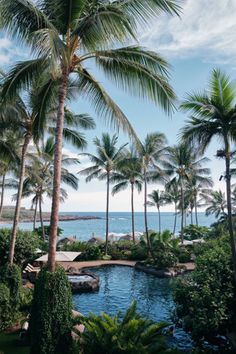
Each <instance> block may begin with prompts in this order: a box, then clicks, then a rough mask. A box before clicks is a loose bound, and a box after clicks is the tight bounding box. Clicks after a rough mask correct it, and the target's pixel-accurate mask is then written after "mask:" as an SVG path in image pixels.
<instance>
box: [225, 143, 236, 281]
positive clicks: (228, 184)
mask: <svg viewBox="0 0 236 354" xmlns="http://www.w3.org/2000/svg"><path fill="white" fill-rule="evenodd" d="M225 167H226V195H227V211H228V227H229V235H230V243H231V250H232V260H233V267H234V280H235V282H236V246H235V239H234V231H233V220H232V205H231V175H230V150H229V146H228V144H226V149H225Z"/></svg>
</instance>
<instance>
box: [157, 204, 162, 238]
mask: <svg viewBox="0 0 236 354" xmlns="http://www.w3.org/2000/svg"><path fill="white" fill-rule="evenodd" d="M157 211H158V226H159V234H160V233H161V213H160V208H159V207H158V208H157Z"/></svg>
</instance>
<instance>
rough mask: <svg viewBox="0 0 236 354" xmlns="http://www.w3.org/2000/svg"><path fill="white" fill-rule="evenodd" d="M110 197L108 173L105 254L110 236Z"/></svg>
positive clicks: (108, 174)
mask: <svg viewBox="0 0 236 354" xmlns="http://www.w3.org/2000/svg"><path fill="white" fill-rule="evenodd" d="M109 197H110V172H109V171H107V203H106V246H105V254H106V255H107V251H108V241H109V239H108V234H109Z"/></svg>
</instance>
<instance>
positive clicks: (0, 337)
mask: <svg viewBox="0 0 236 354" xmlns="http://www.w3.org/2000/svg"><path fill="white" fill-rule="evenodd" d="M17 339H18V333H9V334H5V333H0V354H29V348H27V347H19V346H17V345H16V343H15V342H16V340H17Z"/></svg>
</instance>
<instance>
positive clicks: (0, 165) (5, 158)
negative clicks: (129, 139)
mask: <svg viewBox="0 0 236 354" xmlns="http://www.w3.org/2000/svg"><path fill="white" fill-rule="evenodd" d="M0 126H1V124H0ZM1 133H2V136H1V137H0V151H1V152H0V158H1V160H0V176H1V180H0V188H1V193H0V194H1V199H0V217H1V215H2V209H3V204H4V193H5V189H6V188H10V189H17V186H18V183H17V181H16V180H15V179H14V178H12V177H9V178H8V177H7V175H8V174H9V173H12V172H13V173H15V172H16V170H17V168H18V166H19V156H18V144H19V137H18V136H16V135H14V134H13V132H12V131H11V132H10V131H8V132H6V131H2V132H1Z"/></svg>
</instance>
